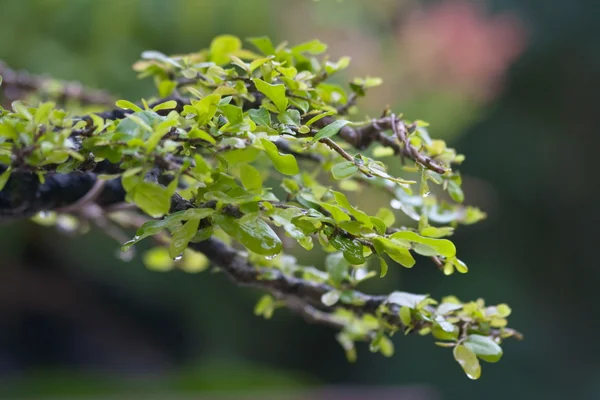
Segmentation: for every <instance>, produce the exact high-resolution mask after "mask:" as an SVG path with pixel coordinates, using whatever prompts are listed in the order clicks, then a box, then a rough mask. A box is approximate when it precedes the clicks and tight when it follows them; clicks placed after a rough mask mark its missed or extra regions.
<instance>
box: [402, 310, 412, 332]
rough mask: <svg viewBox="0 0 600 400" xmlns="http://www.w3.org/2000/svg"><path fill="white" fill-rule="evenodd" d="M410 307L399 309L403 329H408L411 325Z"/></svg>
mask: <svg viewBox="0 0 600 400" xmlns="http://www.w3.org/2000/svg"><path fill="white" fill-rule="evenodd" d="M410 310H411V307H408V306H402V307H400V321H402V324H403V325H404V326H405V327H407V328H408V327H410V326H411V323H412V315H411V311H410Z"/></svg>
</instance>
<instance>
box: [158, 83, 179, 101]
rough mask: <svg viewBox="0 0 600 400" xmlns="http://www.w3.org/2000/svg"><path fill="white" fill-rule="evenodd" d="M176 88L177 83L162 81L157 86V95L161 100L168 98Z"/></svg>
mask: <svg viewBox="0 0 600 400" xmlns="http://www.w3.org/2000/svg"><path fill="white" fill-rule="evenodd" d="M176 88H177V82H175V81H170V80H164V81H161V82H160V83H159V84H158V94H159V96H160V97H161V98H163V99H164V98H165V97H169V96H170V95H171V93H173V91H174V90H175V89H176Z"/></svg>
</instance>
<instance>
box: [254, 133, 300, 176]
mask: <svg viewBox="0 0 600 400" xmlns="http://www.w3.org/2000/svg"><path fill="white" fill-rule="evenodd" d="M260 141H261V143H262V145H263V147H264V149H265V153H266V154H267V157H269V159H270V160H271V162H272V163H273V166H274V167H275V169H276V170H277V171H279V172H281V173H282V174H284V175H296V174H298V173H299V172H300V168H298V162H297V161H296V158H295V157H294V156H293V155H291V154H279V150H277V146H275V144H274V143H273V142H271V141H270V140H267V139H261V140H260Z"/></svg>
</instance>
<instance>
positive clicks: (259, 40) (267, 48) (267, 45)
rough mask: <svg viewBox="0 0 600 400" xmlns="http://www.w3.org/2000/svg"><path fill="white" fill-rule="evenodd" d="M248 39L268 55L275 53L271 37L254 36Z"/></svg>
mask: <svg viewBox="0 0 600 400" xmlns="http://www.w3.org/2000/svg"><path fill="white" fill-rule="evenodd" d="M246 40H247V41H248V42H250V43H252V44H253V45H254V47H256V48H257V49H258V50H260V51H261V52H262V53H263V54H265V55H267V56H270V55H275V47H273V43H271V39H269V38H268V37H266V36H261V37H253V38H248V39H246Z"/></svg>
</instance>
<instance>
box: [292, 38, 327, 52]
mask: <svg viewBox="0 0 600 400" xmlns="http://www.w3.org/2000/svg"><path fill="white" fill-rule="evenodd" d="M325 50H327V45H326V44H325V43H323V42H321V41H319V40H316V39H315V40H311V41H310V42H305V43H301V44H299V45H297V46H294V47H292V53H310V54H313V55H316V54H321V53H323V52H324V51H325Z"/></svg>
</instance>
